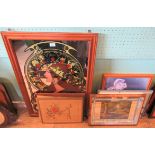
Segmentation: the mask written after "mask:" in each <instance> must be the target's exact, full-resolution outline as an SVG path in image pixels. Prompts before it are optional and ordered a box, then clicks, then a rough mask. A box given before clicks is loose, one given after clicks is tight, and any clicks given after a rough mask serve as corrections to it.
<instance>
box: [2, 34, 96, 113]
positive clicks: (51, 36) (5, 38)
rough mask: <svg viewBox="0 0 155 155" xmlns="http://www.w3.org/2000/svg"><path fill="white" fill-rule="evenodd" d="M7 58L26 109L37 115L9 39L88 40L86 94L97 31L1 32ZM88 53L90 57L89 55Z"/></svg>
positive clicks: (92, 68) (93, 58) (92, 65)
mask: <svg viewBox="0 0 155 155" xmlns="http://www.w3.org/2000/svg"><path fill="white" fill-rule="evenodd" d="M1 35H2V38H3V41H4V44H5V47H6V50H7V53H8V56H9V59H10V61H11V64H12V67H13V70H14V73H15V75H16V78H17V82H18V85H19V88H20V90H21V92H22V95H23V98H24V101H25V103H26V106H27V109H28V111H29V114H30V116H38V114H37V113H34V111H33V109H32V106H31V103H30V100H29V96H28V92H27V89H26V86H25V83H24V79H23V77H22V74H21V70H20V66H19V64H18V61H17V57H16V55H15V54H14V50H13V47H12V45H11V40H81V41H88V42H89V47H91V48H90V49H89V55H88V57H89V62H88V75H87V76H88V81H87V91H86V95H88V94H89V93H91V92H92V83H93V75H94V72H92V71H93V70H94V65H95V58H96V48H97V41H98V34H97V33H68V32H67V33H61V32H1ZM90 54H91V55H92V57H90Z"/></svg>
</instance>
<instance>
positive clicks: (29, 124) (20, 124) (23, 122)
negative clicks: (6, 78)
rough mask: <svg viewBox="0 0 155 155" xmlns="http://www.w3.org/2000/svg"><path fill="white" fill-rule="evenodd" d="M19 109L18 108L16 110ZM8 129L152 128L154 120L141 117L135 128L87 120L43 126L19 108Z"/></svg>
mask: <svg viewBox="0 0 155 155" xmlns="http://www.w3.org/2000/svg"><path fill="white" fill-rule="evenodd" d="M18 109H19V108H18ZM8 127H10V128H154V127H155V119H148V118H147V117H143V118H142V119H140V120H139V123H138V125H136V126H89V125H88V123H87V120H85V121H84V122H83V123H71V124H68V123H66V124H43V123H42V122H41V120H40V118H39V117H30V116H29V114H28V112H27V110H26V108H20V110H19V118H18V120H17V121H16V122H14V123H13V124H11V125H9V126H8Z"/></svg>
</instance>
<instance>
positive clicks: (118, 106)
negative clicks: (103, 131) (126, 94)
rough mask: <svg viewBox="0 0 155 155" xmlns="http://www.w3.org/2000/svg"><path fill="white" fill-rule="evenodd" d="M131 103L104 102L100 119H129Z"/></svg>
mask: <svg viewBox="0 0 155 155" xmlns="http://www.w3.org/2000/svg"><path fill="white" fill-rule="evenodd" d="M131 104H132V103H131V101H124V100H122V101H121V100H120V101H115V102H111V101H103V102H102V103H101V113H100V119H128V116H129V112H130V108H131Z"/></svg>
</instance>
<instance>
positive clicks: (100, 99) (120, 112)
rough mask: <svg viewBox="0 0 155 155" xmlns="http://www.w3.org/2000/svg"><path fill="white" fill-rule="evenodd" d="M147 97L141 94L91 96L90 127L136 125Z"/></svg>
mask: <svg viewBox="0 0 155 155" xmlns="http://www.w3.org/2000/svg"><path fill="white" fill-rule="evenodd" d="M144 99H145V96H144V95H139V94H136V95H135V94H115V95H114V94H112V95H111V94H91V95H90V113H89V123H90V125H136V124H137V123H138V120H139V116H140V112H141V110H142V106H143V103H144Z"/></svg>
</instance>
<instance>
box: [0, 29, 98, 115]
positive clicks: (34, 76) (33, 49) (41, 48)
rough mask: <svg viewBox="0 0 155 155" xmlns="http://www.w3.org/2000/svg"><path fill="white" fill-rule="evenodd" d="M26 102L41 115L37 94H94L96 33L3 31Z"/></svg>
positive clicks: (31, 110) (28, 106) (34, 113)
mask: <svg viewBox="0 0 155 155" xmlns="http://www.w3.org/2000/svg"><path fill="white" fill-rule="evenodd" d="M1 34H2V38H3V41H4V43H5V46H6V49H7V53H8V56H9V58H10V61H11V64H12V66H13V69H14V72H15V75H16V78H17V81H18V84H19V87H20V90H21V93H22V95H23V99H24V101H25V103H26V105H27V108H28V111H29V114H30V115H31V116H37V115H38V109H37V104H36V99H35V95H36V93H38V92H39V93H44V92H45V93H85V94H89V93H91V92H92V80H93V74H94V64H95V57H96V46H97V37H98V35H97V34H96V33H53V32H2V33H1Z"/></svg>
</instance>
